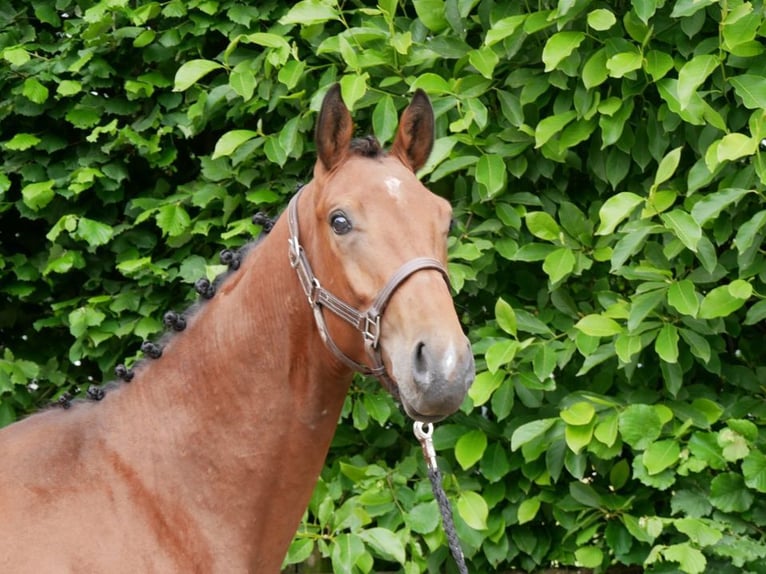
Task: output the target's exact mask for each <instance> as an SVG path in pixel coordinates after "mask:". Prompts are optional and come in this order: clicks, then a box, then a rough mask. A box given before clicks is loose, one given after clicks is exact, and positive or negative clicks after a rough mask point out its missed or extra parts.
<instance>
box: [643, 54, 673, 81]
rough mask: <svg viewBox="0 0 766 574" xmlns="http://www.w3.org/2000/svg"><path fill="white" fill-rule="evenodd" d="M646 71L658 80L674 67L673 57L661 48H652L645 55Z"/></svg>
mask: <svg viewBox="0 0 766 574" xmlns="http://www.w3.org/2000/svg"><path fill="white" fill-rule="evenodd" d="M644 64H645V66H644V68H645V69H646V73H647V74H649V75H650V76H651V77H652V79H653V80H654V81H655V82H657V81H659V80H661V79H662V78H664V77H665V75H666V74H667V73H668V72H669V71H670V70H672V69H673V57H672V56H670V54H666V53H665V52H661V51H659V50H650V51H649V52H648V53H647V54H646V56H645V57H644Z"/></svg>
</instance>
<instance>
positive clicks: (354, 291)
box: [291, 85, 475, 422]
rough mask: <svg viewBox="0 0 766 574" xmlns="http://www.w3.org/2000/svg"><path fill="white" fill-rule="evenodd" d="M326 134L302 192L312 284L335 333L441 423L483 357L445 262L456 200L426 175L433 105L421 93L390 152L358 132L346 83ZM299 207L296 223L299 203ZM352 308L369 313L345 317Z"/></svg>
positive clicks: (323, 125) (415, 409)
mask: <svg viewBox="0 0 766 574" xmlns="http://www.w3.org/2000/svg"><path fill="white" fill-rule="evenodd" d="M315 141H316V146H317V155H318V157H317V161H316V164H315V167H314V178H313V180H312V181H311V182H310V183H309V184H308V185H307V186H306V188H305V193H304V194H303V198H301V201H300V204H301V206H300V222H301V227H300V229H301V231H300V232H301V233H302V234H305V235H304V236H305V238H306V239H305V243H304V246H303V247H301V249H304V248H305V257H306V259H307V260H310V262H311V263H310V265H309V264H308V263H306V265H305V266H306V267H310V269H311V271H309V272H308V275H309V277H303V279H302V282H303V283H304V290H305V291H306V293H307V295H308V296H309V300H310V301H311V300H312V298H313V299H314V300H315V302H316V305H315V315H316V316H317V323H318V324H319V325H320V331H321V332H322V333H323V337H324V339H325V343H326V344H327V345H328V347H330V349H331V350H332V351H333V352H334V353H335V355H337V356H339V357H340V358H341V359H342V362H344V363H346V365H351V366H352V368H354V367H355V366H360V368H357V369H356V370H362V371H363V372H365V371H366V372H372V373H373V374H375V375H377V376H378V377H379V378H380V379H381V380H383V381H384V382H385V383H387V386H388V387H389V390H391V392H392V393H393V394H394V395H395V396H397V397H398V398H399V399H400V401H401V403H402V405H403V407H404V409H405V411H406V412H407V414H408V415H409V416H411V417H412V418H414V419H416V420H420V421H423V422H430V421H438V420H440V419H442V418H444V417H446V416H448V415H450V414H452V413H453V412H454V411H456V410H457V409H458V407H459V406H460V404H461V402H462V401H463V398H464V396H465V394H466V391H467V390H468V387H469V386H470V384H471V382H472V381H473V378H474V374H475V367H474V361H473V354H472V352H471V347H470V343H469V341H468V339H467V337H466V336H465V334H464V333H463V330H462V328H461V325H460V321H459V319H458V317H457V313H456V312H455V307H454V304H453V301H452V296H451V293H450V286H449V280H448V278H447V277H448V276H447V273H446V271H445V269H446V265H447V236H448V233H449V230H450V226H451V222H452V209H451V207H450V204H449V203H448V202H447V201H446V200H445V199H443V198H441V197H439V196H437V195H435V194H433V193H432V192H431V191H429V190H428V189H427V188H426V187H425V186H424V185H423V184H422V183H421V182H420V180H419V179H418V178H417V176H416V172H417V171H418V169H420V168H421V167H422V166H423V165H424V163H425V162H426V160H427V159H428V156H429V154H430V152H431V148H432V147H433V141H434V114H433V109H432V107H431V103H430V102H429V100H428V97H427V96H426V95H425V93H423V92H422V91H420V90H418V91H417V92H415V94H414V96H413V98H412V101H411V103H410V105H409V106H408V107H407V108H406V110H405V111H404V112H403V113H402V116H401V118H400V122H399V126H398V129H397V133H396V136H395V138H394V142H393V145H392V146H391V149H390V151H388V152H386V151H384V150H383V149H382V148H381V147H380V145H379V144H378V142H377V140H376V139H375V138H374V137H372V136H368V137H366V138H361V139H354V138H353V123H352V120H351V115H350V113H349V111H348V109H347V107H346V106H345V104H344V103H343V100H342V98H341V94H340V88H339V87H338V86H337V85H335V86H333V87H332V88H330V90H329V91H328V92H327V95H326V96H325V98H324V101H323V103H322V107H321V110H320V113H319V118H318V120H317V126H316V137H315ZM294 213H295V215H294V218H295V220H296V222H294V223H293V225H295V226H296V227H297V225H298V224H297V218H298V207H297V201H296V207H295V208H294ZM296 235H297V231H296ZM294 239H295V244H296V245H297V244H298V241H297V237H295V238H294ZM291 241H292V240H291ZM296 259H297V254H296ZM295 265H296V264H295V262H294V266H295ZM297 267H298V268H299V276H300V275H301V270H300V267H301V264H298V265H297ZM304 275H306V272H304ZM319 286H321V289H318V288H319ZM317 291H321V292H322V293H331V295H328V296H325V297H324V298H323V297H322V296H317V295H316V293H317ZM317 300H318V301H317ZM332 301H335V302H336V303H332ZM346 307H348V308H349V309H351V310H353V311H354V313H356V311H355V310H356V309H366V310H367V312H364V313H359V314H357V315H354V314H352V317H351V318H349V317H347V316H346V317H344V316H343V315H347V314H348V313H347V312H346V311H345V308H346ZM328 308H329V309H330V310H331V311H334V313H329V312H326V311H327V309H328ZM339 315H340V317H339ZM343 319H345V321H344V320H343ZM376 322H377V325H375V324H374V323H376ZM349 323H351V325H349ZM355 323H359V324H357V325H356V327H357V328H356V329H355V328H354V324H355ZM360 330H361V331H362V336H360V333H359V331H360Z"/></svg>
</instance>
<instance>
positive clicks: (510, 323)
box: [495, 297, 516, 337]
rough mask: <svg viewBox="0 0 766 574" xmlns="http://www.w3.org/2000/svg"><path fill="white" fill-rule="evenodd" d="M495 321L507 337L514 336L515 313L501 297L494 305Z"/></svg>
mask: <svg viewBox="0 0 766 574" xmlns="http://www.w3.org/2000/svg"><path fill="white" fill-rule="evenodd" d="M495 320H497V324H498V326H499V327H500V328H501V329H502V330H503V331H505V332H506V333H508V334H509V335H513V336H514V337H515V336H516V313H514V311H513V307H511V305H510V304H509V303H507V302H506V301H505V300H504V299H503V298H502V297H500V298H498V300H497V302H496V303H495Z"/></svg>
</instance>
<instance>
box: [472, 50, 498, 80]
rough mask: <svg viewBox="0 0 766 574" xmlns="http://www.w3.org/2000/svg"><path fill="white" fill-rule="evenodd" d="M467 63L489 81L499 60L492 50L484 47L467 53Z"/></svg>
mask: <svg viewBox="0 0 766 574" xmlns="http://www.w3.org/2000/svg"><path fill="white" fill-rule="evenodd" d="M468 61H469V62H470V63H471V65H472V66H473V67H474V68H476V69H477V70H478V72H479V73H480V74H481V75H482V76H484V77H485V78H487V79H488V80H491V79H492V73H493V72H494V70H495V66H497V63H498V62H499V61H500V58H499V57H498V56H497V54H495V51H494V50H493V49H492V48H490V47H488V46H484V47H482V48H480V49H478V50H471V51H470V52H469V53H468Z"/></svg>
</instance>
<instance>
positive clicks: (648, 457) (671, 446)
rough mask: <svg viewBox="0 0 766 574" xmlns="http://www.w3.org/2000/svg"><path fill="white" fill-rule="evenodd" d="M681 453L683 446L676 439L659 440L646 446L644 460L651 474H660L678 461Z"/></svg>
mask: <svg viewBox="0 0 766 574" xmlns="http://www.w3.org/2000/svg"><path fill="white" fill-rule="evenodd" d="M680 455H681V447H680V445H679V443H678V441H676V440H672V439H668V440H658V441H656V442H653V443H652V444H650V445H649V446H647V447H646V450H645V451H644V453H643V455H642V460H643V463H644V466H645V467H646V470H647V471H648V472H649V474H659V473H660V472H662V471H663V470H665V469H666V468H670V467H671V466H673V465H674V464H676V463H677V462H679V457H680Z"/></svg>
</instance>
